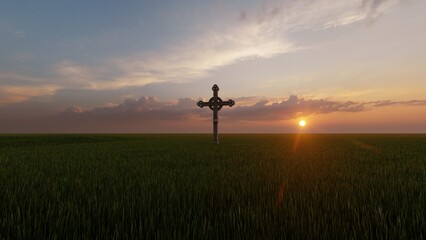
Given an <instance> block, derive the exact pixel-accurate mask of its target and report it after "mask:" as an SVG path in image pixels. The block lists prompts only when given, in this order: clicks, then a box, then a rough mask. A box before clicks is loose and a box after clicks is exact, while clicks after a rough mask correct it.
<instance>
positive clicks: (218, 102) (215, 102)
mask: <svg viewBox="0 0 426 240" xmlns="http://www.w3.org/2000/svg"><path fill="white" fill-rule="evenodd" d="M212 90H213V97H212V98H210V100H209V101H208V102H203V101H199V102H197V106H199V107H200V108H202V107H205V106H208V107H209V108H210V109H211V110H212V111H213V143H214V144H219V138H218V133H217V125H218V123H219V118H218V116H217V113H218V112H219V110H220V109H222V107H223V106H230V107H232V106H234V104H235V102H234V100H232V99H229V100H228V101H225V102H224V101H222V99H220V97H219V96H218V95H217V93H218V92H219V87H218V86H217V85H216V84H215V85H213V87H212Z"/></svg>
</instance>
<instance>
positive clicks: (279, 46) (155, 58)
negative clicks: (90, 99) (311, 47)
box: [55, 0, 400, 89]
mask: <svg viewBox="0 0 426 240" xmlns="http://www.w3.org/2000/svg"><path fill="white" fill-rule="evenodd" d="M399 1H400V0H352V1H337V0H322V1H308V0H306V1H266V2H264V3H263V4H262V5H261V6H259V7H258V8H254V9H251V10H243V11H240V12H239V13H236V15H237V16H236V19H237V21H229V23H228V24H224V25H221V28H217V27H212V28H211V29H209V30H206V31H204V32H202V33H200V34H198V35H196V36H190V37H188V38H186V39H183V40H180V41H178V42H176V43H173V44H171V45H170V46H169V47H167V48H165V49H163V50H162V51H160V52H158V51H157V52H151V53H146V52H144V53H135V54H133V55H132V56H122V57H118V58H114V59H109V60H106V61H103V62H102V63H100V64H99V65H98V66H96V67H90V68H88V67H83V66H79V64H78V63H75V62H71V61H65V62H64V63H62V64H60V65H58V66H56V68H55V70H56V71H57V72H58V73H59V74H61V75H63V76H66V77H68V78H69V79H75V81H76V82H75V84H78V83H79V81H80V82H81V85H82V86H83V87H92V88H98V89H102V88H119V87H125V86H141V85H146V84H149V83H153V82H184V81H190V80H193V79H196V78H201V77H204V76H206V75H208V74H209V72H210V71H211V70H214V69H217V68H220V67H222V66H226V65H230V64H233V63H235V62H238V61H244V60H247V59H253V58H271V57H274V56H276V55H277V54H283V53H288V52H292V51H298V50H300V49H303V48H305V46H302V45H300V44H299V43H298V42H297V41H295V40H294V39H292V38H291V34H292V33H293V32H297V31H301V30H323V29H327V28H330V27H339V26H343V25H349V24H353V23H356V22H360V21H372V20H374V19H376V18H377V17H379V16H380V15H381V14H385V13H387V12H389V11H391V10H392V9H393V8H394V6H395V4H397V3H398V2H399ZM237 12H238V11H237ZM208 27H209V26H208V25H207V26H206V28H208ZM81 79H85V81H86V82H87V83H86V84H85V83H84V82H83V80H81Z"/></svg>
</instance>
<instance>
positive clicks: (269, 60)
mask: <svg viewBox="0 0 426 240" xmlns="http://www.w3.org/2000/svg"><path fill="white" fill-rule="evenodd" d="M425 13H426V1H424V0H345V1H342V0H281V1H274V0H271V1H268V0H264V1H260V0H236V1H227V0H208V1H207V0H206V1H200V0H181V1H163V0H145V1H134V0H132V1H130V0H123V1H110V0H103V1H83V0H64V1H47V0H39V1H29V0H28V1H14V0H0V133H8V132H46V133H48V132H76V133H77V132H112V133H115V132H125V133H127V132H130V133H133V132H134V133H144V132H173V133H175V132H182V133H185V132H188V133H192V132H211V128H212V124H211V121H212V120H211V118H212V111H210V110H209V109H206V108H203V109H201V108H198V107H197V106H196V102H197V101H198V100H200V99H203V100H208V99H209V98H210V97H211V96H212V90H211V88H212V85H213V84H218V85H219V87H220V91H219V96H220V97H221V98H222V99H223V100H228V99H230V98H232V99H233V100H235V102H236V105H235V106H233V107H232V108H230V107H224V108H223V109H222V110H221V111H220V112H219V118H220V123H219V128H220V131H221V132H268V133H269V132H270V133H286V132H319V133H369V132H372V133H376V132H380V133H381V132H385V133H395V132H397V133H405V132H407V133H425V132H426V14H425ZM301 119H304V120H305V121H306V123H307V124H306V126H305V127H303V128H301V127H300V126H299V125H298V121H299V120H301Z"/></svg>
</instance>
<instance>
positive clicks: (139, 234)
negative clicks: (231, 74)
mask: <svg viewBox="0 0 426 240" xmlns="http://www.w3.org/2000/svg"><path fill="white" fill-rule="evenodd" d="M220 143H221V144H220V145H219V146H216V145H213V144H212V143H211V136H210V135H1V136H0V238H5V239H9V238H10V239H22V238H24V239H36V238H43V239H47V238H48V239H51V238H57V239H70V238H73V239H82V238H87V239H97V238H98V239H105V238H117V239H118V238H119V239H123V238H147V239H155V238H156V239H159V238H160V239H162V238H194V239H259V238H260V239H280V238H286V239H330V238H340V239H378V238H379V239H394V238H403V239H425V238H426V135H307V134H306V135H221V136H220Z"/></svg>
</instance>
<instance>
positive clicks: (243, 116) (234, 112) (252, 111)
mask: <svg viewBox="0 0 426 240" xmlns="http://www.w3.org/2000/svg"><path fill="white" fill-rule="evenodd" d="M240 100H241V102H239V101H240ZM254 100H257V102H255V103H254V104H250V103H252V102H253V101H254ZM196 102H197V100H195V99H193V98H180V99H178V100H177V101H176V102H162V101H159V100H158V99H157V98H155V97H141V98H139V99H133V98H129V99H126V100H124V101H123V102H122V103H121V104H119V105H117V106H109V107H99V108H93V109H89V110H86V111H83V110H82V108H80V107H76V106H73V107H70V108H68V109H66V110H65V111H64V112H62V113H61V115H62V116H63V117H70V116H72V117H75V118H81V119H104V120H105V119H122V120H125V119H133V120H134V119H137V121H140V122H151V121H153V122H155V121H188V120H194V119H200V120H202V119H210V118H211V112H210V110H209V109H200V108H198V107H197V106H196ZM236 102H237V106H236V107H232V108H228V107H225V108H223V110H221V111H220V115H221V117H223V118H226V119H230V120H235V121H269V122H274V121H282V120H289V119H295V118H298V117H306V116H309V115H316V114H328V113H333V112H348V113H351V112H362V111H368V110H371V109H374V108H378V107H385V106H392V105H403V106H426V100H412V101H390V100H384V101H374V102H355V101H333V100H329V99H305V98H303V97H300V96H296V95H291V96H289V97H288V98H287V99H286V100H282V101H270V100H269V99H267V98H259V97H243V98H236ZM244 102H245V103H246V104H247V103H249V105H242V104H244ZM238 105H239V106H238Z"/></svg>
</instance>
